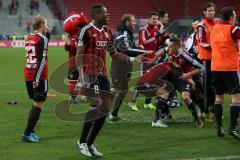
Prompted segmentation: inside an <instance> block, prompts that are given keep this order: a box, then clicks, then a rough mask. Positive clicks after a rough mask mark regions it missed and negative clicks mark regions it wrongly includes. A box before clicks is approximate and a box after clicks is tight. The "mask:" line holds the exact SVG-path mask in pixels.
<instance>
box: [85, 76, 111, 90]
mask: <svg viewBox="0 0 240 160" xmlns="http://www.w3.org/2000/svg"><path fill="white" fill-rule="evenodd" d="M89 81H90V88H92V89H94V90H102V91H110V82H109V80H108V78H107V76H105V75H97V76H89Z"/></svg>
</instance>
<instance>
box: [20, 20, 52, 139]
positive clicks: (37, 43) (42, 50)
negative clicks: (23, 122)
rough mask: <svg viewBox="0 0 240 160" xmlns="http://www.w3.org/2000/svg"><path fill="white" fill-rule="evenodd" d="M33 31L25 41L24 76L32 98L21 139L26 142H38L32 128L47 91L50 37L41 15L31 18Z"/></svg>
mask: <svg viewBox="0 0 240 160" xmlns="http://www.w3.org/2000/svg"><path fill="white" fill-rule="evenodd" d="M32 25H33V30H34V33H33V34H31V35H29V36H28V37H27V39H26V42H25V50H26V60H27V62H26V66H25V69H24V77H25V81H26V86H27V92H28V95H29V98H30V99H32V100H33V106H32V109H31V110H30V113H29V116H28V123H27V127H26V129H25V131H24V134H23V135H22V139H23V140H24V141H28V142H33V143H35V142H39V137H38V136H37V135H36V133H35V131H34V128H35V126H36V124H37V121H38V119H39V117H40V114H41V111H42V107H43V104H44V101H45V100H46V97H47V91H48V80H47V74H48V60H47V50H48V41H49V38H50V34H49V33H48V32H49V29H48V25H47V20H46V19H45V18H44V17H43V16H40V15H38V16H36V17H34V18H33V22H32Z"/></svg>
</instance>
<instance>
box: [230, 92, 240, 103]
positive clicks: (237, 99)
mask: <svg viewBox="0 0 240 160" xmlns="http://www.w3.org/2000/svg"><path fill="white" fill-rule="evenodd" d="M231 98H232V103H240V94H239V93H238V94H233V95H231Z"/></svg>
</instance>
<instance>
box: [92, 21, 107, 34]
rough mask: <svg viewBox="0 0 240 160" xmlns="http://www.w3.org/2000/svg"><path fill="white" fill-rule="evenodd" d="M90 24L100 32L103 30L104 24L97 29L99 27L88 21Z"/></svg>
mask: <svg viewBox="0 0 240 160" xmlns="http://www.w3.org/2000/svg"><path fill="white" fill-rule="evenodd" d="M90 25H91V26H93V27H94V28H95V29H96V30H98V31H99V32H102V31H103V27H104V26H102V29H99V28H97V27H96V26H95V25H94V24H93V23H92V22H91V23H90Z"/></svg>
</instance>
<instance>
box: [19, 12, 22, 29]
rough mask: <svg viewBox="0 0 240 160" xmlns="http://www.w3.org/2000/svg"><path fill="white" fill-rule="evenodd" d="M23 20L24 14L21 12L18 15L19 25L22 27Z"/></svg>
mask: <svg viewBox="0 0 240 160" xmlns="http://www.w3.org/2000/svg"><path fill="white" fill-rule="evenodd" d="M22 21H23V17H22V14H19V16H18V27H22Z"/></svg>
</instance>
